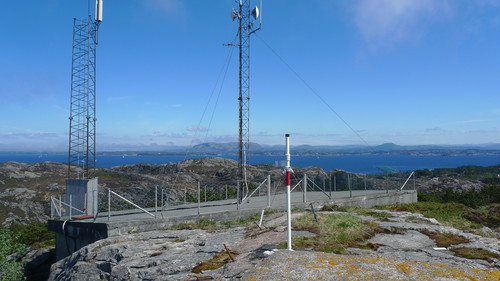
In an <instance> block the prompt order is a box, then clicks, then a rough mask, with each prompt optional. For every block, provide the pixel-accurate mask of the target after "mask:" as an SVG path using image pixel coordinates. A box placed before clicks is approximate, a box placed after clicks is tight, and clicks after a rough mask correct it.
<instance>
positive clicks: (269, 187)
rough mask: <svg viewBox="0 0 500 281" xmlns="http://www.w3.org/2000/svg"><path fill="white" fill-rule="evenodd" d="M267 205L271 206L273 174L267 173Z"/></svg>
mask: <svg viewBox="0 0 500 281" xmlns="http://www.w3.org/2000/svg"><path fill="white" fill-rule="evenodd" d="M267 207H268V208H269V207H271V175H267Z"/></svg>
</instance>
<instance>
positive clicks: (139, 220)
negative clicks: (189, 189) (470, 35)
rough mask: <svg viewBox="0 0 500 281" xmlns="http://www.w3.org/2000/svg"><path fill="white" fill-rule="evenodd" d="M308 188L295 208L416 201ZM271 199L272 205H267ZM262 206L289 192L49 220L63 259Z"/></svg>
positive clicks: (280, 201)
mask: <svg viewBox="0 0 500 281" xmlns="http://www.w3.org/2000/svg"><path fill="white" fill-rule="evenodd" d="M329 195H330V193H328V192H327V193H323V192H307V194H306V197H307V198H306V200H304V194H303V193H302V192H293V193H292V196H291V201H292V206H293V208H306V207H308V206H310V204H311V203H313V205H314V206H315V207H318V206H322V205H325V204H336V205H339V206H360V207H363V208H369V207H372V206H375V205H385V204H399V203H412V202H417V192H416V191H415V190H407V191H386V190H355V191H352V193H350V192H349V191H337V192H332V193H331V198H329ZM268 200H269V201H270V204H269V205H270V206H268ZM262 209H269V210H285V209H286V194H277V195H274V196H272V197H270V198H269V199H268V197H267V196H259V197H252V198H250V199H249V200H245V201H243V202H242V203H241V204H236V200H235V199H228V200H221V201H212V202H203V203H201V204H200V205H199V206H198V204H197V203H188V204H183V205H177V206H172V205H171V206H164V207H163V208H162V207H158V209H157V210H155V209H154V208H153V209H151V208H148V209H147V210H148V211H149V212H151V213H152V214H153V215H155V216H156V217H152V216H150V215H149V214H147V213H145V212H143V211H141V210H139V209H134V210H125V211H115V212H111V213H109V214H108V213H102V214H99V215H98V216H97V217H96V218H88V219H80V220H75V219H72V220H49V230H51V231H54V232H56V252H57V259H58V260H60V259H62V258H64V257H66V256H68V255H70V254H71V253H73V252H75V251H77V250H79V249H80V248H82V247H84V246H86V245H88V244H90V243H93V242H95V241H97V240H100V239H105V238H107V237H111V236H117V235H122V234H130V233H137V232H144V231H152V230H160V229H166V228H169V227H172V226H173V225H176V224H179V223H183V222H188V223H192V222H196V221H198V220H200V219H213V220H216V221H224V220H236V219H239V218H244V217H248V216H251V215H254V214H256V213H260V211H261V210H262Z"/></svg>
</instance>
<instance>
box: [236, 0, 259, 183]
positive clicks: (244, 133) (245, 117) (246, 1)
mask: <svg viewBox="0 0 500 281" xmlns="http://www.w3.org/2000/svg"><path fill="white" fill-rule="evenodd" d="M237 2H238V4H239V11H238V12H237V11H236V10H234V9H233V12H232V16H231V17H232V19H233V20H235V19H236V18H238V23H239V25H238V37H239V44H238V47H239V97H238V103H239V118H238V120H239V147H238V160H239V163H240V167H239V170H240V180H241V181H242V182H246V165H247V154H248V152H249V150H250V35H252V34H253V33H254V32H256V31H257V30H259V29H260V28H261V26H259V27H258V28H256V29H254V24H253V21H254V20H255V19H257V18H258V17H259V9H258V8H257V7H255V8H254V9H251V8H250V0H239V1H237ZM252 17H253V19H252ZM261 23H262V22H261Z"/></svg>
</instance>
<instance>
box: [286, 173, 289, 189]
mask: <svg viewBox="0 0 500 281" xmlns="http://www.w3.org/2000/svg"><path fill="white" fill-rule="evenodd" d="M286 185H287V186H290V172H289V171H286Z"/></svg>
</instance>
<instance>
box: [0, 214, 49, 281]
mask: <svg viewBox="0 0 500 281" xmlns="http://www.w3.org/2000/svg"><path fill="white" fill-rule="evenodd" d="M54 241H55V234H54V233H53V232H50V231H48V229H47V223H30V224H28V225H20V224H13V225H12V226H11V227H10V228H3V227H0V280H1V281H10V280H12V281H14V280H23V276H24V263H23V262H21V261H20V260H21V258H22V257H23V255H24V254H26V253H27V252H28V251H29V248H32V249H38V248H45V247H50V246H53V245H54Z"/></svg>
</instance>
